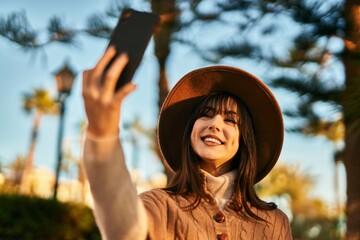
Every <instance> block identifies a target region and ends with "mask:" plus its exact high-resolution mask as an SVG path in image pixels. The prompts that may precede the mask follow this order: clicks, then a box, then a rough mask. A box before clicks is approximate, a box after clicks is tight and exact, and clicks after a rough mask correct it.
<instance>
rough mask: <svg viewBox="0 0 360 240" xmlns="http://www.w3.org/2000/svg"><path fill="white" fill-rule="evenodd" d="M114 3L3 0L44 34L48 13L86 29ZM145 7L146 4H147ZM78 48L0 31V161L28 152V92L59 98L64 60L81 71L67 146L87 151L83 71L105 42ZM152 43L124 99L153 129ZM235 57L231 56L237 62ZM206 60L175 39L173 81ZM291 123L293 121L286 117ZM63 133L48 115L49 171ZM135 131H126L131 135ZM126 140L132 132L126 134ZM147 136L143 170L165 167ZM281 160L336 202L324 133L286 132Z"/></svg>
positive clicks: (127, 110)
mask: <svg viewBox="0 0 360 240" xmlns="http://www.w3.org/2000/svg"><path fill="white" fill-rule="evenodd" d="M111 3H112V2H111V1H95V0H88V1H70V0H62V1H46V0H36V1H31V2H30V1H26V0H18V1H6V0H0V16H1V17H6V16H7V15H8V14H9V13H10V12H13V11H25V12H26V15H27V17H28V19H29V20H30V23H31V25H32V27H33V28H34V29H42V30H44V31H43V32H45V29H46V25H47V23H48V19H49V18H50V17H51V16H53V15H57V16H60V17H62V18H64V19H65V22H66V23H67V24H69V25H71V26H73V27H76V28H79V29H80V28H82V27H84V25H85V20H86V17H88V16H89V15H90V14H92V13H95V12H97V11H104V10H105V9H106V8H107V7H108V6H109V5H110V4H111ZM139 9H142V10H147V9H146V5H141V6H140V7H139ZM77 41H78V43H79V44H78V46H79V47H65V46H63V45H62V44H53V45H51V46H49V47H47V48H46V49H45V50H44V51H41V52H38V53H37V54H34V53H30V52H28V53H25V52H23V51H22V50H21V49H20V48H19V47H18V46H17V45H15V44H13V43H10V42H9V41H7V40H6V39H4V38H2V37H0V49H1V50H0V52H1V53H0V113H1V117H0V133H1V137H0V160H1V162H2V163H3V164H7V163H9V162H10V161H12V160H14V159H15V157H16V156H17V155H25V154H26V152H27V148H28V145H29V141H30V133H31V128H32V120H33V118H32V117H33V115H27V114H25V113H24V111H23V110H22V102H21V98H22V94H24V93H26V92H30V91H31V90H32V89H33V88H36V87H44V88H46V89H48V90H49V91H50V92H51V93H52V94H53V96H54V97H56V94H57V93H56V86H55V80H54V77H53V72H54V71H55V70H57V69H59V68H60V67H61V66H62V65H63V63H64V62H65V60H69V62H70V64H71V65H72V67H73V68H74V69H75V70H76V71H77V72H78V74H77V77H76V80H75V85H74V87H73V90H72V93H71V96H70V97H69V98H68V100H67V111H66V115H65V124H66V125H65V133H64V145H65V146H66V147H70V148H71V150H72V152H73V154H74V155H79V154H80V147H79V141H80V140H79V124H80V122H81V121H82V120H83V119H85V114H84V110H83V103H82V99H81V71H82V70H84V69H87V68H90V67H92V66H93V65H94V64H95V63H96V61H97V59H98V58H99V57H100V56H101V54H102V53H103V51H104V49H105V47H106V45H107V42H106V40H101V39H96V38H93V37H86V36H85V35H83V36H80V37H78V39H77ZM151 50H152V44H150V46H149V48H148V49H147V51H146V53H145V56H144V59H143V61H142V63H141V65H140V68H139V69H138V71H137V73H136V75H135V78H134V81H135V83H137V85H138V89H137V91H136V92H135V93H133V94H132V95H131V96H130V97H129V98H128V99H127V100H126V102H125V105H124V109H123V112H124V114H123V115H124V119H123V121H130V120H131V119H133V118H134V116H136V115H138V116H140V118H141V122H142V124H143V125H144V126H147V127H153V126H155V124H156V121H157V115H156V101H157V89H156V79H157V72H156V67H157V63H156V59H155V57H154V56H153V55H152V51H151ZM233 63H234V62H233V61H232V62H230V61H229V62H224V64H233ZM204 65H206V64H205V63H204V62H203V61H201V59H200V58H199V57H198V56H196V55H194V53H193V51H192V50H191V49H190V48H187V47H186V46H182V45H179V44H174V45H173V46H172V52H171V55H170V56H169V61H168V64H167V69H168V77H169V80H170V86H173V85H174V84H175V83H176V81H177V80H178V79H179V78H180V77H181V76H183V75H184V74H186V73H187V72H189V71H191V70H193V69H195V68H198V67H202V66H204ZM239 66H240V67H244V68H245V69H247V70H249V71H252V72H253V73H254V74H255V75H258V76H259V77H261V74H262V73H261V72H260V71H258V70H257V69H256V66H254V65H251V66H250V65H244V66H242V65H241V64H240V65H239ZM274 92H275V95H276V96H277V98H278V100H279V102H280V105H281V107H283V108H284V107H286V106H287V105H288V103H289V102H292V101H293V99H292V97H291V96H289V95H287V94H286V93H284V92H283V91H279V90H274ZM285 124H286V122H285ZM57 134H58V117H56V116H46V117H44V118H43V119H42V122H41V126H40V129H39V142H38V145H37V147H36V153H35V161H36V162H35V164H36V165H37V166H43V167H46V168H49V169H54V168H55V159H56V154H57V152H56V141H57ZM128 134H129V133H125V135H127V136H128ZM125 139H126V138H125ZM146 144H147V143H146V141H144V140H143V141H142V145H141V151H140V152H141V153H140V155H139V157H140V164H141V166H143V167H142V170H141V171H142V173H143V174H145V175H148V174H149V173H152V172H156V171H160V169H161V166H160V164H159V163H158V162H157V160H156V159H155V157H154V156H153V154H152V153H151V151H149V150H148V149H147V145H146ZM125 151H126V155H127V161H129V164H130V161H131V159H132V156H131V153H132V149H131V146H130V145H129V144H127V143H126V141H125ZM279 161H280V162H282V163H287V164H299V166H300V168H301V169H302V170H304V171H307V172H309V173H310V174H312V175H314V176H315V178H316V180H317V185H316V188H315V189H314V191H313V194H314V195H316V196H319V197H321V198H323V199H325V200H326V201H328V202H329V203H332V202H333V200H334V193H333V187H334V181H333V179H334V177H333V176H334V166H333V164H332V148H331V145H330V144H329V143H328V142H327V141H325V140H324V139H323V138H309V137H304V136H299V135H294V134H287V133H286V134H285V143H284V147H283V152H282V154H281V157H280V160H279ZM341 191H342V196H343V198H344V192H345V183H344V171H343V169H342V171H341Z"/></svg>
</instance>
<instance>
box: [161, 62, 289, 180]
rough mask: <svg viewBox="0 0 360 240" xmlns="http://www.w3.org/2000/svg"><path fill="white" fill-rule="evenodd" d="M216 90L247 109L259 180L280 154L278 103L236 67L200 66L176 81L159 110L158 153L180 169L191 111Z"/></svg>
mask: <svg viewBox="0 0 360 240" xmlns="http://www.w3.org/2000/svg"><path fill="white" fill-rule="evenodd" d="M218 91H221V92H228V93H231V94H233V95H235V96H237V97H238V98H239V99H241V100H242V101H243V102H244V103H245V105H246V106H247V107H248V109H249V111H250V114H251V117H252V120H253V125H254V131H255V142H256V147H257V169H256V182H258V181H260V180H261V179H263V178H264V177H265V176H266V175H267V174H268V173H269V172H270V170H271V169H272V168H273V166H274V165H275V163H276V161H277V159H278V157H279V155H280V152H281V148H282V144H283V138H284V125H283V119H282V114H281V110H280V107H279V104H278V103H277V101H276V99H275V97H274V95H273V94H272V92H271V91H270V89H269V88H268V87H267V86H266V85H265V84H264V83H263V82H262V81H261V80H260V79H258V78H257V77H255V76H253V75H252V74H250V73H248V72H246V71H244V70H242V69H239V68H234V67H228V66H211V67H205V68H200V69H196V70H194V71H192V72H190V73H188V74H186V75H185V76H184V77H182V78H181V79H180V80H179V81H178V82H177V84H176V85H175V86H174V87H173V88H172V90H171V91H170V93H169V95H168V96H167V97H166V99H165V102H164V104H163V106H162V108H161V111H160V118H159V126H158V141H159V144H160V149H161V152H162V154H163V156H164V158H165V160H166V161H167V163H168V164H169V166H170V167H171V169H173V170H174V171H176V170H178V169H179V168H180V164H181V144H182V138H183V134H184V132H185V127H186V124H187V121H188V119H189V117H190V115H191V112H192V111H193V109H194V107H195V106H196V105H197V104H198V103H200V102H201V100H202V99H203V98H204V96H206V95H207V94H209V93H212V92H218Z"/></svg>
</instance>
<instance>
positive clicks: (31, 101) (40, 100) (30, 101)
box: [19, 88, 58, 186]
mask: <svg viewBox="0 0 360 240" xmlns="http://www.w3.org/2000/svg"><path fill="white" fill-rule="evenodd" d="M23 109H24V110H25V112H27V113H31V112H33V111H35V115H34V123H33V128H32V132H31V139H30V146H29V149H28V152H27V154H26V157H25V163H24V168H23V170H22V172H21V175H20V177H19V181H20V185H22V186H23V185H24V183H25V182H26V177H27V175H28V174H29V173H30V171H31V169H32V167H33V162H34V154H35V146H36V143H37V139H38V133H39V126H40V121H41V118H42V117H43V115H44V114H56V113H57V112H58V108H57V104H56V101H55V100H54V99H53V98H52V97H51V96H50V94H49V92H48V91H47V90H45V89H39V88H38V89H34V90H33V92H31V93H26V94H24V97H23Z"/></svg>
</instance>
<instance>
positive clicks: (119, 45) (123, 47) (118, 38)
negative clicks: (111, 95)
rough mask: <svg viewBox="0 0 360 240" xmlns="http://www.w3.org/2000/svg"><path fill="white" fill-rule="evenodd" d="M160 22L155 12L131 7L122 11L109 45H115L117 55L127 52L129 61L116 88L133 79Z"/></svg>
mask: <svg viewBox="0 0 360 240" xmlns="http://www.w3.org/2000/svg"><path fill="white" fill-rule="evenodd" d="M159 22H160V18H159V16H158V15H156V14H154V13H150V12H140V11H136V10H134V9H131V8H128V9H124V10H123V11H122V13H121V16H120V18H119V20H118V23H117V25H116V27H115V29H114V30H113V32H112V34H111V38H110V41H109V46H110V45H115V47H116V51H117V55H116V56H119V55H120V54H121V53H127V55H128V57H129V62H128V63H127V65H126V66H125V69H124V70H123V72H122V73H121V75H120V77H119V79H118V81H117V83H116V88H115V90H117V89H119V88H120V87H121V86H123V85H124V84H125V83H127V82H130V81H131V79H132V77H133V76H134V74H135V71H136V69H137V67H138V66H139V64H140V62H141V59H142V57H143V55H144V52H145V50H146V47H147V45H148V43H149V41H150V38H151V36H152V34H153V32H154V30H155V28H156V26H158V24H159ZM113 60H114V59H113ZM113 60H112V61H111V62H110V64H109V65H108V67H109V66H110V65H111V63H112V62H113Z"/></svg>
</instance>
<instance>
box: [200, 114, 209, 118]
mask: <svg viewBox="0 0 360 240" xmlns="http://www.w3.org/2000/svg"><path fill="white" fill-rule="evenodd" d="M200 117H205V118H211V116H210V114H208V113H203V114H201V115H200Z"/></svg>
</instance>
